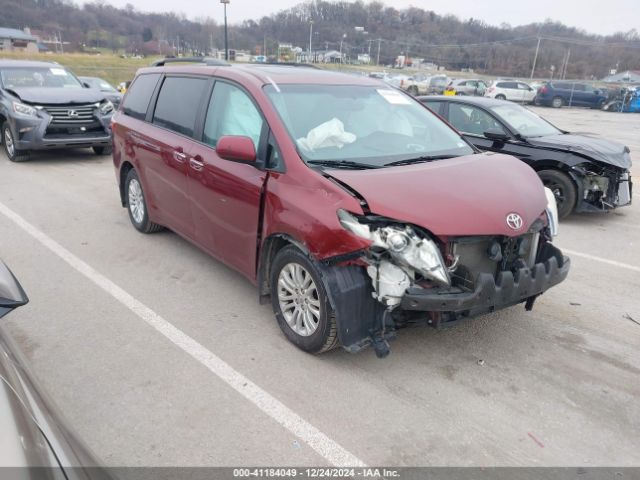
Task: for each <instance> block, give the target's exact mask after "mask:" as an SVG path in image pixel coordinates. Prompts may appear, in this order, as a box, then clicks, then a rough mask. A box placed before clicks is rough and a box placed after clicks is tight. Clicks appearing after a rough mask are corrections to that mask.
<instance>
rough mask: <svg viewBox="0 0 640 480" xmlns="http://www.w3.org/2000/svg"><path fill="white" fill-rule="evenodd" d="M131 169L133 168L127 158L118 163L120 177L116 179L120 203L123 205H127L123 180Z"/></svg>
mask: <svg viewBox="0 0 640 480" xmlns="http://www.w3.org/2000/svg"><path fill="white" fill-rule="evenodd" d="M131 170H135V167H134V166H133V163H131V162H130V161H129V160H124V161H123V162H122V164H121V165H120V179H119V181H118V185H119V189H120V203H122V206H123V207H126V206H127V198H126V197H127V196H126V195H125V182H126V180H127V175H128V174H129V172H130V171H131Z"/></svg>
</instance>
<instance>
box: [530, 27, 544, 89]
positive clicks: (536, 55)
mask: <svg viewBox="0 0 640 480" xmlns="http://www.w3.org/2000/svg"><path fill="white" fill-rule="evenodd" d="M540 40H542V37H538V45H536V54H535V56H534V57H533V68H532V69H531V77H530V79H531V80H533V74H534V72H535V71H536V63H537V62H538V52H539V51H540Z"/></svg>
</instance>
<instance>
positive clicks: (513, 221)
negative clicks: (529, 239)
mask: <svg viewBox="0 0 640 480" xmlns="http://www.w3.org/2000/svg"><path fill="white" fill-rule="evenodd" d="M507 225H508V226H509V228H510V229H512V230H520V229H521V228H522V217H521V216H520V215H518V214H517V213H510V214H509V215H507Z"/></svg>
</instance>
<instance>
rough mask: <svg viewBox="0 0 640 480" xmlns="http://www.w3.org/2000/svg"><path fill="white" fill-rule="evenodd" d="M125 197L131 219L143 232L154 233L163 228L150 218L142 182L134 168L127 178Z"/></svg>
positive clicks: (137, 228)
mask: <svg viewBox="0 0 640 480" xmlns="http://www.w3.org/2000/svg"><path fill="white" fill-rule="evenodd" d="M125 198H126V201H127V211H128V212H129V220H131V223H132V224H133V226H134V227H135V228H136V230H138V231H139V232H142V233H154V232H158V231H160V230H162V229H163V227H162V225H158V224H157V223H153V222H152V221H151V220H149V210H148V208H147V202H146V200H145V197H144V191H143V190H142V182H141V181H140V178H139V177H138V174H137V173H136V171H135V170H134V169H131V170H129V173H127V179H126V180H125Z"/></svg>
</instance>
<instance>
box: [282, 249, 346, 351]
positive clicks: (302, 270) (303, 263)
mask: <svg viewBox="0 0 640 480" xmlns="http://www.w3.org/2000/svg"><path fill="white" fill-rule="evenodd" d="M270 283H271V305H272V307H273V312H274V313H275V315H276V319H277V320H278V325H279V326H280V329H281V330H282V332H283V333H284V335H285V336H286V337H287V339H288V340H289V341H290V342H291V343H293V344H294V345H295V346H296V347H298V348H299V349H301V350H304V351H305V352H308V353H314V354H318V353H323V352H327V351H329V350H331V349H333V348H335V347H337V346H338V332H337V327H336V318H335V312H334V311H333V308H332V307H331V304H330V302H329V297H328V295H327V292H326V290H325V286H324V284H323V283H322V275H321V274H320V270H319V269H318V267H317V266H316V264H315V262H314V260H313V259H311V258H309V257H308V256H307V255H305V254H304V253H303V252H301V251H300V250H299V249H298V248H296V247H294V246H292V245H289V246H286V247H284V248H283V249H282V250H280V251H279V252H278V253H277V255H276V257H275V258H274V260H273V263H272V267H271V279H270Z"/></svg>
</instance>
